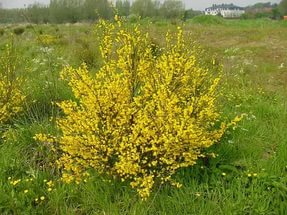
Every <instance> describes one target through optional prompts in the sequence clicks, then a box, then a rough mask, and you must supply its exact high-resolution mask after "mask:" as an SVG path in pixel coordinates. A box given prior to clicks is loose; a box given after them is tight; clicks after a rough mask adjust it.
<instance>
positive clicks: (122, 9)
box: [116, 0, 131, 16]
mask: <svg viewBox="0 0 287 215" xmlns="http://www.w3.org/2000/svg"><path fill="white" fill-rule="evenodd" d="M130 8H131V4H130V2H129V1H128V0H117V1H116V9H117V12H118V14H119V15H120V16H128V15H129V14H130Z"/></svg>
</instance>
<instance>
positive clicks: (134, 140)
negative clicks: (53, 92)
mask: <svg viewBox="0 0 287 215" xmlns="http://www.w3.org/2000/svg"><path fill="white" fill-rule="evenodd" d="M116 20H117V22H116V23H111V22H105V21H101V22H99V24H98V25H97V32H103V34H102V43H101V45H100V51H101V55H102V58H103V65H102V67H101V68H100V69H99V71H98V72H97V73H96V75H95V76H94V77H93V76H92V75H91V74H90V73H89V69H88V68H87V66H86V65H85V64H83V65H82V66H81V67H79V68H77V69H74V68H72V67H66V68H65V69H64V70H63V71H62V73H61V77H62V79H65V80H67V82H68V84H69V86H70V87H71V89H72V91H73V94H74V96H75V101H71V100H68V101H63V102H60V103H58V105H59V106H60V107H61V108H62V110H63V112H64V116H63V117H59V118H57V127H58V129H59V131H60V135H59V136H56V137H53V136H49V135H43V134H38V135H37V139H39V140H41V141H45V142H54V143H57V144H58V147H59V150H60V151H61V156H60V159H59V160H58V165H59V166H60V167H61V168H63V175H62V177H63V180H64V181H66V182H72V181H76V182H79V181H81V180H82V179H83V178H85V177H87V176H88V175H89V173H90V170H93V169H94V170H96V171H97V172H98V173H100V174H102V175H107V176H110V177H112V178H115V179H120V180H122V181H128V182H129V183H130V185H131V187H133V188H134V189H136V190H137V192H138V193H139V195H140V197H141V198H142V199H146V198H148V197H149V196H150V193H151V191H152V189H153V188H154V187H155V186H156V185H159V184H164V183H167V182H169V183H171V184H172V185H175V186H177V187H180V186H181V185H180V184H179V183H177V182H176V181H174V180H173V178H172V177H173V175H174V174H175V173H176V172H177V171H178V170H179V169H181V168H184V167H190V166H193V165H194V164H195V163H196V161H197V159H198V158H200V157H202V156H204V153H203V150H204V149H206V148H208V147H210V146H212V145H213V144H215V143H217V142H219V141H220V139H221V138H222V136H223V134H224V132H225V131H226V129H227V128H228V127H229V125H231V124H234V123H235V122H236V121H238V120H239V119H238V118H236V119H235V121H234V122H232V123H231V124H230V123H228V124H226V123H224V122H221V121H222V120H221V119H222V117H221V113H220V112H219V110H218V104H217V101H218V97H219V95H220V94H219V92H218V86H219V83H220V73H221V66H217V65H216V64H215V63H214V61H213V60H209V61H206V60H203V59H206V57H205V56H202V55H203V54H202V53H203V52H202V51H201V50H200V48H199V47H198V46H196V45H193V46H192V47H191V44H190V43H188V42H187V41H186V40H185V39H184V35H183V31H182V30H181V29H180V28H178V31H177V34H176V35H171V34H167V35H166V45H165V47H164V48H163V50H162V52H161V53H159V54H158V55H157V56H155V55H154V54H153V47H152V43H151V38H150V37H149V35H148V34H146V33H144V32H141V30H139V29H140V28H139V26H134V27H133V28H131V27H128V28H126V27H123V25H122V23H121V22H120V21H119V20H118V19H116Z"/></svg>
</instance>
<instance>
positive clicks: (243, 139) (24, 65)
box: [0, 17, 287, 215]
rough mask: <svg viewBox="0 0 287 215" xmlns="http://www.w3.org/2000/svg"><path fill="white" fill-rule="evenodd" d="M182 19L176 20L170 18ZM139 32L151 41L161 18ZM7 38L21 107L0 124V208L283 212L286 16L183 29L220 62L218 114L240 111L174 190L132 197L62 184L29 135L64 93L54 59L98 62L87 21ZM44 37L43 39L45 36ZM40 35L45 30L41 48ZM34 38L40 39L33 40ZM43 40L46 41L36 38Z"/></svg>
mask: <svg viewBox="0 0 287 215" xmlns="http://www.w3.org/2000/svg"><path fill="white" fill-rule="evenodd" d="M179 24H180V25H182V24H181V23H179ZM143 25H144V28H145V29H146V30H147V31H149V32H150V34H151V35H153V36H154V41H155V43H156V44H158V45H159V46H161V41H162V38H163V36H161V34H163V33H164V32H166V31H167V30H168V29H171V31H173V30H175V29H176V27H175V26H174V25H171V24H169V23H168V22H156V23H153V24H148V23H147V22H145V21H143ZM15 28H23V29H24V32H23V33H22V34H19V35H14V36H13V37H14V39H13V41H14V42H13V43H14V47H15V49H16V52H15V53H16V54H17V57H18V66H17V68H18V71H19V75H20V76H21V77H22V78H24V79H25V82H24V84H23V91H24V92H25V93H26V95H27V98H26V101H25V108H24V111H23V112H22V113H21V114H19V115H18V116H17V117H16V118H14V119H13V120H12V121H11V122H10V123H9V124H8V125H5V126H2V127H0V129H1V130H2V132H4V134H5V138H2V140H0V213H1V214H77V215H78V214H111V215H113V214H136V215H137V214H224V215H225V214H240V215H241V214H242V215H246V214H250V215H253V214H255V215H257V214H258V215H259V214H262V215H263V214H268V215H272V214H274V215H277V214H282V215H284V214H286V213H287V99H286V98H287V51H286V47H287V37H286V35H287V22H286V21H285V22H284V21H270V20H265V19H263V20H222V19H219V20H217V19H214V20H208V19H207V20H206V19H204V18H202V17H201V18H197V19H194V20H191V21H189V22H187V23H185V24H184V25H183V29H184V31H185V32H186V33H189V34H188V35H190V37H191V38H192V39H195V40H196V41H198V42H199V43H200V44H201V46H202V47H203V48H204V49H206V50H207V52H209V53H211V54H213V55H215V56H216V57H217V58H218V60H219V61H220V62H222V63H223V66H224V77H223V80H224V81H223V82H224V83H223V85H224V90H225V91H224V92H225V95H224V97H223V99H222V104H223V105H222V112H223V113H224V115H226V116H227V117H232V116H235V115H237V114H243V113H245V114H246V115H247V116H246V117H245V118H244V120H243V121H242V122H241V123H240V124H239V126H238V128H237V129H236V130H235V131H232V132H230V133H228V134H227V135H226V136H225V137H224V139H223V140H222V142H221V143H219V144H217V145H215V146H213V147H212V148H210V151H212V152H215V153H216V154H218V156H217V157H216V158H213V159H210V160H208V162H206V161H204V160H202V161H199V162H198V164H197V165H195V166H194V167H193V168H189V169H183V170H182V171H180V172H179V173H178V174H177V175H176V178H177V179H178V181H180V182H182V183H183V187H182V188H181V189H176V188H174V187H172V186H169V185H165V186H161V187H158V188H157V189H156V190H155V191H154V193H153V194H152V196H151V198H149V199H148V200H147V201H142V200H141V199H140V198H139V197H138V196H137V193H136V192H135V191H134V190H132V189H131V188H130V187H129V186H128V184H125V183H120V182H116V181H112V182H109V181H103V180H102V179H101V178H100V177H99V176H97V175H92V177H91V178H90V179H89V180H87V181H86V182H85V183H82V184H79V185H74V184H63V183H62V182H61V181H60V173H59V171H58V170H57V169H56V168H55V167H54V164H53V162H54V159H55V155H54V154H53V152H52V151H50V148H49V146H48V145H45V144H43V143H39V142H37V141H35V140H34V139H33V137H34V136H35V134H37V133H40V132H45V133H47V132H53V131H54V130H55V127H54V124H53V120H52V121H51V120H50V119H51V117H54V116H57V114H58V113H59V110H58V109H57V108H56V107H55V106H53V105H52V103H51V101H61V100H65V99H71V98H72V93H71V92H70V90H69V88H68V86H67V85H66V83H65V82H62V81H61V80H59V72H60V71H61V69H62V68H63V66H64V65H67V64H70V65H73V66H79V65H80V64H81V62H83V61H84V62H86V63H87V64H88V66H89V67H90V69H91V71H92V72H95V71H97V68H98V66H99V64H100V60H99V53H98V51H97V44H95V43H94V42H93V41H94V38H93V37H94V33H93V30H94V28H93V25H90V24H75V25H38V26H31V25H21V26H19V25H18V26H14V25H9V26H0V30H1V29H2V31H3V34H2V35H1V34H0V51H1V52H2V50H3V49H4V46H5V44H7V43H10V42H11V35H10V34H11V33H13V31H14V29H15ZM45 35H46V36H45ZM47 35H50V36H52V39H51V41H50V42H47V43H48V45H47V44H45V40H48V39H47ZM39 38H42V39H39ZM45 38H46V39H45Z"/></svg>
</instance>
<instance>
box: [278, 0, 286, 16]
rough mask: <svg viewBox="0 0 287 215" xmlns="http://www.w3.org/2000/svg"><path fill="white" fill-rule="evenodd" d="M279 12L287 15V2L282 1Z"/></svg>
mask: <svg viewBox="0 0 287 215" xmlns="http://www.w3.org/2000/svg"><path fill="white" fill-rule="evenodd" d="M279 10H280V12H281V14H282V15H287V0H282V1H281V2H280V4H279Z"/></svg>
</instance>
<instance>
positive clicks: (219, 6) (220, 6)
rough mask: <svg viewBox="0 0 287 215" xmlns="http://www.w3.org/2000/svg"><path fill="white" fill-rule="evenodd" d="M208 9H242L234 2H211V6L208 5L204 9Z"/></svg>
mask: <svg viewBox="0 0 287 215" xmlns="http://www.w3.org/2000/svg"><path fill="white" fill-rule="evenodd" d="M207 9H210V10H217V9H229V10H234V9H239V10H244V8H243V7H238V6H236V5H234V4H213V5H212V7H208V8H206V9H205V10H207Z"/></svg>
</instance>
